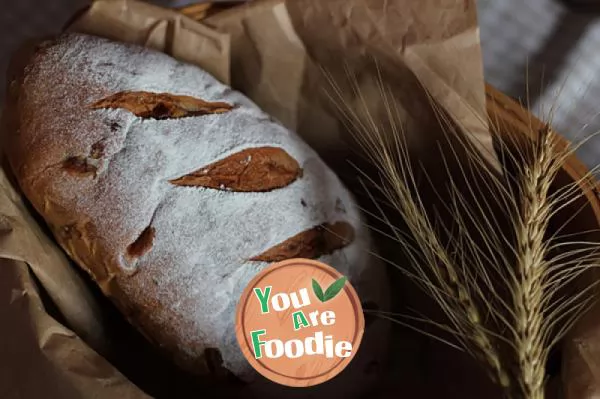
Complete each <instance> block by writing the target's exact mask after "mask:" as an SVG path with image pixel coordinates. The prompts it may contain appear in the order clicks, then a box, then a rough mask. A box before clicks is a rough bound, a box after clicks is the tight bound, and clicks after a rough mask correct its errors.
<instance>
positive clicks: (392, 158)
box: [325, 71, 510, 388]
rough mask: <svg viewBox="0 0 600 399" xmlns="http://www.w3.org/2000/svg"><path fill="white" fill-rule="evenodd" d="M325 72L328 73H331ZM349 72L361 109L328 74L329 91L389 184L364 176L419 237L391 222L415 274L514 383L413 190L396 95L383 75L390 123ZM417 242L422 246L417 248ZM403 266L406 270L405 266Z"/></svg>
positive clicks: (496, 372)
mask: <svg viewBox="0 0 600 399" xmlns="http://www.w3.org/2000/svg"><path fill="white" fill-rule="evenodd" d="M325 73H326V71H325ZM326 76H329V75H328V74H327V73H326ZM348 77H349V78H350V79H351V85H352V88H353V89H354V95H355V96H356V97H357V98H359V99H360V101H359V102H360V105H359V108H360V109H358V110H357V109H355V108H354V107H353V106H352V105H351V104H349V103H348V102H347V101H346V97H345V95H344V94H343V93H342V91H341V90H340V88H339V87H338V86H337V84H336V82H335V81H334V80H333V79H330V80H329V83H330V84H331V87H332V88H333V90H332V92H331V93H329V92H328V93H327V94H328V95H329V96H330V99H331V100H332V103H333V104H335V106H336V107H337V108H338V111H339V112H340V113H341V114H342V120H343V122H344V123H346V124H347V127H348V131H349V132H350V133H351V134H352V135H353V138H354V139H355V140H356V141H357V143H358V145H359V146H361V147H362V148H364V149H365V150H366V151H365V152H366V154H365V155H366V156H367V157H368V158H369V161H370V162H371V164H372V165H375V166H376V167H377V168H378V171H379V173H380V177H381V179H382V181H383V182H384V184H383V185H379V184H377V183H376V182H375V181H373V180H372V179H371V178H370V177H369V176H366V175H364V177H365V179H367V180H370V182H371V183H372V184H373V185H375V186H377V187H378V189H379V190H380V191H381V193H382V194H383V195H384V197H385V200H386V201H387V202H388V203H389V205H391V207H392V208H393V209H394V210H395V211H397V212H398V213H399V214H400V215H401V217H402V218H403V220H404V222H405V224H406V227H407V228H408V230H409V231H410V233H411V235H412V236H413V237H414V240H413V241H412V242H411V241H410V240H409V239H407V237H406V235H405V234H403V232H401V231H399V229H397V228H395V226H393V225H392V224H390V227H391V228H392V231H393V233H394V235H395V239H396V240H397V241H398V242H400V243H402V244H404V245H403V247H404V248H405V251H406V252H407V255H408V256H409V257H410V258H411V263H412V265H413V266H415V274H414V275H411V277H412V278H413V279H414V280H415V281H417V282H420V283H421V286H422V288H423V289H424V290H425V291H426V292H427V293H428V294H429V295H430V296H431V297H433V298H434V299H435V301H436V302H437V303H438V304H439V305H440V307H441V309H442V310H443V311H444V313H445V315H446V316H447V317H448V319H449V322H450V324H451V328H448V329H446V330H447V331H452V332H453V333H454V335H455V337H456V338H457V339H458V340H459V341H460V343H461V346H462V348H463V349H464V350H466V351H467V352H468V353H470V354H471V355H472V356H474V357H476V358H477V359H479V360H481V361H482V362H483V364H486V365H487V369H488V374H489V375H490V378H491V379H492V380H493V381H495V382H496V383H498V384H499V385H501V386H502V387H505V388H507V387H509V386H510V377H509V374H508V372H507V370H506V369H505V368H504V367H503V365H502V361H501V358H500V355H499V353H498V350H497V345H496V344H495V341H496V337H495V336H494V334H492V333H490V331H489V330H488V329H487V328H486V327H485V325H484V323H483V320H484V317H483V315H482V311H481V310H480V308H479V305H478V304H477V301H476V300H475V298H474V294H473V292H472V287H473V285H472V284H471V282H469V281H465V279H464V273H463V272H462V270H459V268H460V267H461V266H460V265H457V264H456V262H455V259H454V258H453V256H452V254H451V253H450V252H449V249H448V248H446V247H445V246H444V245H443V243H442V242H441V241H440V239H439V237H438V235H437V233H436V229H435V228H434V227H433V223H432V222H431V220H430V219H429V217H428V215H427V211H426V209H425V207H424V204H423V203H422V202H421V198H420V197H419V196H418V194H417V195H415V194H414V192H415V190H417V191H418V187H417V183H416V181H415V176H414V173H413V171H412V169H411V165H410V162H409V159H410V157H409V155H408V148H407V145H406V143H405V142H404V141H403V140H404V134H403V132H402V131H401V129H402V121H401V120H399V114H398V111H397V110H396V109H395V108H394V106H393V104H394V102H393V101H392V97H393V96H392V95H391V93H389V92H388V90H387V87H385V85H383V81H382V79H381V77H379V80H378V82H379V83H380V87H379V88H380V90H381V93H380V94H381V96H382V99H383V102H384V103H385V105H386V107H385V111H386V118H384V119H385V121H384V123H385V124H386V126H382V125H379V124H378V123H377V122H376V121H375V119H374V117H373V115H372V114H371V113H370V110H369V106H368V104H367V101H366V99H365V98H364V97H363V96H362V93H361V92H360V89H359V88H358V85H357V82H356V81H355V80H354V79H353V76H352V75H349V76H348ZM388 224H389V222H388ZM415 244H416V245H415ZM416 247H418V251H417V250H414V248H416ZM402 271H403V272H407V271H406V270H404V269H402ZM408 274H410V273H408Z"/></svg>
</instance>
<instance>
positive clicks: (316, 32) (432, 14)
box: [0, 0, 497, 398]
mask: <svg viewBox="0 0 600 399" xmlns="http://www.w3.org/2000/svg"><path fill="white" fill-rule="evenodd" d="M68 29H69V30H73V31H79V32H85V33H90V34H95V35H99V36H104V37H108V38H111V39H114V40H121V41H125V42H131V43H137V44H141V45H146V46H149V47H152V48H154V49H157V50H159V51H164V52H166V53H168V54H170V55H172V56H174V57H176V58H178V59H181V60H183V61H186V62H190V63H194V64H196V65H199V66H200V67H202V68H204V69H205V70H207V71H209V72H211V73H212V74H213V75H215V76H216V77H217V78H218V79H220V80H221V81H223V82H225V83H230V84H231V85H232V86H233V87H234V88H236V89H238V90H241V91H243V92H244V93H245V94H246V95H247V96H248V97H250V98H251V99H253V100H254V101H255V102H256V103H257V104H258V105H260V106H261V107H262V108H263V109H265V110H266V111H267V112H269V113H270V114H272V115H273V116H274V117H276V118H278V119H279V120H280V121H281V122H282V123H284V124H285V125H286V126H288V127H289V128H291V129H294V130H295V131H297V132H298V133H299V134H300V135H301V136H302V137H303V138H304V139H305V140H306V141H307V142H308V143H309V144H310V145H312V146H313V147H314V148H315V149H316V150H317V151H318V152H319V153H320V154H321V155H322V156H323V158H324V159H325V160H326V161H327V162H328V163H330V165H332V166H333V167H334V168H335V169H336V171H337V172H338V173H339V174H340V175H343V174H345V173H349V174H352V173H353V172H348V170H347V169H345V168H344V165H345V164H346V163H347V159H348V157H351V156H353V151H354V149H353V148H352V145H351V143H350V142H349V139H348V137H346V133H345V132H344V129H342V128H341V124H340V123H339V121H338V120H337V118H335V116H334V113H333V112H332V110H331V109H330V108H329V106H328V103H327V101H326V95H325V94H326V93H325V92H324V90H323V88H324V87H325V86H326V81H325V80H324V75H323V70H326V71H328V72H330V73H331V74H332V75H333V76H344V74H343V73H342V70H343V67H349V68H350V69H351V72H352V74H353V75H354V76H355V77H356V79H357V82H358V84H359V85H360V89H361V91H363V92H364V93H371V95H370V96H369V98H371V99H373V101H374V102H376V100H377V98H378V96H377V93H376V87H377V86H376V82H374V81H373V80H371V79H369V78H368V77H369V76H372V73H370V72H372V69H371V68H372V67H373V65H372V63H371V62H370V61H372V60H374V59H376V60H377V61H378V62H380V65H381V67H382V68H383V70H384V73H387V74H388V75H389V76H394V79H392V80H393V82H394V89H395V90H396V91H397V92H398V93H399V95H400V97H401V98H400V100H399V103H400V108H401V110H402V112H403V115H404V116H405V119H406V127H405V129H406V134H407V135H408V136H411V137H412V139H411V142H414V143H416V145H419V143H422V142H425V141H427V138H428V127H429V126H432V123H436V124H437V122H436V121H435V118H434V117H433V115H432V114H431V108H430V106H431V98H429V97H428V96H429V95H430V96H431V97H432V98H433V100H434V101H435V102H437V103H438V104H440V105H441V106H442V107H443V108H444V109H445V110H446V111H447V113H448V114H449V115H451V116H452V117H453V118H454V119H455V120H456V121H458V122H459V125H460V126H462V127H463V128H464V129H465V131H466V132H467V134H468V135H469V137H470V138H471V139H472V140H473V141H474V142H475V143H477V145H478V147H479V148H480V149H481V150H482V152H483V153H484V154H485V155H486V157H487V158H488V160H489V161H490V163H492V164H494V165H495V164H497V162H496V157H495V155H494V152H493V148H492V144H491V137H490V135H489V134H488V132H487V129H486V124H485V122H483V121H485V117H484V115H485V104H484V102H485V98H484V82H483V72H482V64H481V53H480V49H479V37H478V28H477V21H476V10H475V4H474V1H473V0H445V1H441V0H439V1H438V0H428V1H420V0H329V1H323V0H289V1H285V0H254V1H252V2H251V3H249V4H248V5H245V6H237V7H235V8H232V9H229V10H226V11H221V12H219V13H216V14H213V15H212V16H210V17H208V18H207V19H206V20H205V21H203V24H200V23H198V22H195V21H193V20H191V19H189V18H187V17H185V16H182V15H180V14H179V13H177V12H175V11H173V10H166V9H163V8H160V7H156V6H152V5H148V4H145V3H143V2H139V1H134V0H98V1H95V2H93V3H92V5H91V7H90V8H89V9H87V10H85V11H84V12H83V13H82V14H80V15H79V16H78V17H77V18H76V19H75V20H74V21H73V23H72V24H71V25H70V26H69V27H68ZM368 72H369V73H368ZM340 84H341V85H343V82H341V81H340ZM424 88H425V89H427V92H428V95H426V94H425V90H423V89H424ZM376 105H377V104H375V106H376ZM375 108H376V107H375ZM342 178H344V176H342ZM0 190H1V193H2V194H3V195H4V194H5V192H6V193H8V192H11V191H10V190H11V188H10V186H9V184H8V183H6V185H4V186H2V187H0ZM11 195H12V196H13V197H10V198H12V199H14V200H15V201H16V200H18V199H19V197H18V195H16V194H14V193H13V194H11ZM4 200H5V199H4V198H3V201H4ZM11 201H12V200H11ZM0 210H2V208H0ZM22 212H23V214H22V215H21V216H22V225H23V226H24V227H26V228H27V229H31V231H35V232H37V233H39V236H38V238H37V239H38V240H39V241H40V244H39V245H38V247H37V248H36V247H34V246H33V244H32V243H35V242H36V239H35V238H34V235H32V234H29V235H28V234H25V233H24V232H23V230H11V229H6V230H10V231H8V233H6V234H8V235H6V234H3V235H2V236H1V237H12V241H13V244H15V243H16V244H15V245H13V246H9V245H6V246H5V245H4V244H5V243H8V241H9V240H3V241H0V255H1V256H0V257H1V258H3V259H5V260H7V261H6V262H9V263H10V264H11V266H10V267H6V268H3V269H5V270H1V271H2V272H5V273H10V274H9V276H8V277H7V280H6V281H8V278H9V277H10V279H11V280H10V281H12V284H2V283H3V282H4V280H0V288H1V289H2V291H0V293H1V294H2V295H4V296H5V297H6V298H11V299H9V300H8V301H4V302H3V303H0V325H5V324H6V325H9V326H10V327H11V330H12V331H13V336H14V337H17V336H23V337H29V338H30V339H25V338H24V339H23V340H18V339H16V338H15V339H14V341H13V345H14V346H11V347H6V348H4V350H6V351H7V353H10V354H11V356H7V357H0V368H5V367H10V365H11V364H12V363H13V362H16V361H17V360H16V359H18V358H19V353H24V354H29V353H30V352H34V353H35V354H36V355H37V356H38V358H35V357H30V356H29V355H24V356H22V357H23V359H24V360H26V361H27V362H36V367H38V368H40V371H39V373H38V375H40V376H42V377H40V379H42V380H44V381H45V382H47V385H44V384H41V385H40V386H41V387H45V388H46V389H45V390H44V392H45V393H46V394H45V395H44V397H61V398H71V397H73V398H75V397H86V398H88V397H98V398H103V397H107V398H108V397H127V398H138V397H143V396H144V394H143V393H142V392H141V391H140V389H139V388H137V387H136V386H135V385H134V384H133V383H130V382H128V381H127V379H126V378H125V377H123V375H121V374H120V372H119V371H118V370H117V369H116V367H115V366H113V365H110V364H109V363H108V362H106V361H105V360H104V359H103V358H102V357H101V355H99V354H98V353H100V354H103V353H104V352H103V349H102V348H103V346H102V345H103V344H106V343H103V342H102V341H103V340H102V339H103V338H106V337H105V335H104V334H103V323H102V316H101V312H96V311H95V307H96V306H97V304H96V303H95V302H94V300H93V297H92V296H91V295H90V294H89V293H88V292H87V289H86V287H85V285H84V284H83V283H82V282H81V280H80V279H79V278H78V277H77V274H76V273H74V272H73V270H72V269H70V266H69V265H68V263H67V262H66V260H65V259H64V256H63V255H62V254H61V252H60V251H59V250H58V249H57V248H56V247H55V246H54V245H53V244H52V242H51V241H50V240H49V239H48V238H46V237H45V236H43V233H41V230H39V228H38V227H37V226H36V224H35V222H34V220H33V219H32V218H31V217H27V213H26V210H25V209H23V210H22ZM1 215H2V214H1V212H0V216H1ZM10 215H12V213H8V214H7V216H10ZM9 220H10V219H9ZM0 222H1V223H0V228H1V227H2V226H4V222H3V219H2V218H0ZM36 229H37V230H36ZM0 230H2V229H0ZM3 231H4V230H2V232H3ZM15 233H17V234H15ZM10 234H12V236H11V235H10ZM17 244H19V245H22V247H21V248H20V247H19V245H17ZM40 246H41V247H40ZM24 248H28V249H27V250H26V251H25V250H23V249H24ZM40 253H46V254H48V253H50V254H54V255H52V256H50V258H48V257H39V254H40ZM11 262H12V263H11ZM15 262H16V263H15ZM27 267H29V270H33V271H34V273H35V274H36V276H37V278H38V279H39V281H40V283H41V286H42V287H40V288H42V289H43V291H45V292H48V294H49V296H50V298H51V299H52V301H53V302H54V303H55V305H56V307H57V308H58V311H59V312H60V314H61V315H63V316H64V318H65V319H66V321H67V322H68V324H69V329H67V328H66V327H65V326H63V325H61V324H60V323H59V322H58V321H57V320H55V319H53V318H52V317H51V316H50V315H49V314H48V313H47V312H45V311H44V308H43V307H42V305H41V303H40V302H39V300H37V299H36V298H37V294H36V289H35V286H34V285H33V284H32V282H31V279H30V278H29V279H28V278H27V276H28V274H27ZM19 292H26V293H27V294H23V298H25V299H26V300H27V301H29V302H26V303H28V304H29V303H33V302H35V304H36V305H35V311H32V307H31V306H29V307H28V308H27V309H25V308H23V306H24V305H22V303H24V302H23V301H25V300H23V301H18V300H17V301H15V300H13V299H14V298H21V297H20V296H19V295H21V294H19ZM36 301H37V302H36ZM7 303H8V305H6V304H7ZM19 304H20V305H19ZM17 306H21V307H17ZM21 313H23V314H21ZM17 316H18V317H21V318H23V319H24V320H26V321H27V320H28V321H29V322H28V323H25V322H23V323H16V322H13V321H12V320H13V319H11V317H13V318H14V317H17ZM65 324H66V323H65ZM113 338H114V337H113ZM94 342H96V343H97V344H95V346H94ZM48 343H52V344H51V345H49V344H48ZM86 343H87V344H89V345H90V347H88V346H86ZM411 346H412V345H409V344H406V345H405V348H404V349H405V350H409V349H411V348H410V347H411ZM91 347H94V349H96V350H97V352H98V353H97V352H95V351H93V350H92V349H91ZM17 348H18V349H17ZM413 349H414V350H413V352H414V351H416V348H413ZM65 354H68V356H66V355H65ZM415 356H418V353H415ZM39 358H42V359H44V360H43V361H41V360H40V361H38V360H36V359H39ZM5 359H7V361H6V362H5ZM15 364H16V363H15ZM45 376H47V378H46V377H45ZM57 376H58V377H57ZM13 377H14V378H15V379H14V380H10V379H6V381H5V380H3V379H1V378H2V377H0V396H2V395H1V394H2V393H3V392H10V393H11V394H12V396H13V397H36V396H35V395H33V396H30V395H29V393H30V392H32V391H31V390H32V389H34V388H32V387H31V386H28V383H30V382H31V381H24V380H25V379H27V378H31V379H32V380H33V378H34V377H33V376H32V374H27V373H25V374H23V373H18V372H15V373H14V375H13ZM390 379H391V380H393V377H392V378H390ZM138 385H140V386H141V385H143V384H142V383H138ZM382 385H383V384H382ZM420 393H423V392H422V391H421V392H420ZM392 396H393V395H392ZM392 396H390V397H392ZM2 397H4V396H2ZM8 397H10V396H8Z"/></svg>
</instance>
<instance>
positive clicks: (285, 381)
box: [235, 258, 365, 387]
mask: <svg viewBox="0 0 600 399" xmlns="http://www.w3.org/2000/svg"><path fill="white" fill-rule="evenodd" d="M297 265H302V266H313V267H315V268H317V269H320V270H321V271H323V272H325V273H327V274H328V275H330V276H331V277H333V278H334V279H338V278H340V277H342V274H340V273H339V272H338V271H337V270H336V269H334V268H333V267H331V266H329V265H326V264H324V263H322V262H318V261H315V260H311V259H302V258H295V259H288V260H284V261H281V262H277V263H273V264H272V265H270V266H268V267H266V268H265V269H264V270H262V271H261V272H260V273H258V274H257V275H256V276H255V277H254V278H253V279H252V280H251V281H250V282H249V283H248V285H247V286H246V288H245V289H244V292H243V293H242V295H241V297H240V301H239V303H238V306H237V309H236V318H235V323H236V337H237V341H238V345H239V346H240V348H241V350H242V352H243V354H244V356H245V357H246V359H247V360H248V362H249V363H250V364H251V365H252V367H253V368H254V369H255V370H256V371H257V372H259V373H260V374H261V375H263V376H264V377H266V378H268V379H269V380H271V381H274V382H277V383H279V384H282V385H287V386H291V387H308V386H313V385H317V384H321V383H323V382H325V381H328V380H330V379H332V378H333V377H335V376H336V375H338V374H339V373H341V372H342V371H343V370H344V369H345V368H346V367H347V366H348V364H349V363H350V362H351V361H352V359H353V358H354V356H355V355H356V352H357V351H358V349H359V346H360V343H361V340H362V337H363V335H364V330H365V318H364V314H363V310H362V306H361V302H360V299H359V297H358V295H357V293H356V291H355V290H354V288H353V287H352V285H350V283H349V282H347V283H346V285H345V286H344V289H343V291H344V292H345V294H346V295H347V296H348V298H349V299H350V301H351V303H352V307H353V308H354V317H355V323H356V324H355V325H356V327H355V331H356V333H355V334H354V337H353V340H352V347H353V351H352V354H351V355H350V356H349V357H347V358H343V359H341V360H340V361H339V362H337V363H336V364H335V365H334V367H332V368H331V369H329V370H323V371H322V372H320V373H319V374H318V375H315V376H311V377H302V378H297V377H291V376H289V375H285V374H283V373H279V372H278V371H277V370H272V369H271V368H269V367H268V366H266V365H265V364H263V362H261V361H260V360H258V359H256V358H255V357H254V354H253V352H252V343H251V342H250V341H249V334H248V331H245V329H244V317H245V312H244V309H245V307H246V304H247V302H248V300H249V299H250V298H252V297H253V295H252V294H253V289H254V288H255V287H256V286H257V285H259V283H260V281H261V280H262V279H264V278H265V277H266V276H267V275H269V274H271V273H273V272H275V271H279V270H281V269H283V268H286V267H293V266H297ZM344 317H348V316H347V315H345V316H344Z"/></svg>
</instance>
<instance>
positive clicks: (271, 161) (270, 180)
mask: <svg viewBox="0 0 600 399" xmlns="http://www.w3.org/2000/svg"><path fill="white" fill-rule="evenodd" d="M301 176H302V168H300V165H299V164H298V162H297V161H296V160H295V159H294V158H292V157H291V156H290V155H289V154H288V153H287V152H285V151H284V150H282V149H281V148H276V147H258V148H248V149H245V150H242V151H240V152H236V153H235V154H233V155H230V156H228V157H226V158H224V159H222V160H220V161H217V162H214V163H212V164H210V165H207V166H205V167H203V168H200V169H198V170H196V171H194V172H192V173H189V174H187V175H185V176H182V177H179V178H177V179H173V180H170V183H172V184H174V185H176V186H188V187H189V186H192V187H206V188H213V189H217V190H225V191H236V192H265V191H271V190H274V189H278V188H282V187H285V186H287V185H289V184H291V183H292V182H294V181H295V180H296V179H297V178H299V177H301Z"/></svg>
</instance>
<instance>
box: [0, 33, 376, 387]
mask: <svg viewBox="0 0 600 399" xmlns="http://www.w3.org/2000/svg"><path fill="white" fill-rule="evenodd" d="M24 64H25V65H26V66H25V67H24V68H23V69H20V71H21V72H20V75H19V76H18V77H17V78H15V80H14V81H12V82H11V84H10V89H9V99H8V102H7V103H8V105H9V108H8V111H7V112H8V114H9V118H10V120H11V123H10V127H11V128H10V129H7V131H9V134H7V136H6V137H5V140H6V145H7V147H6V148H7V151H6V153H7V156H8V160H9V162H10V165H11V168H12V170H13V173H14V175H15V177H16V179H17V181H18V183H19V185H20V187H21V188H22V190H23V192H24V194H25V195H26V196H27V197H28V199H29V200H30V202H31V203H32V204H33V206H34V207H35V209H36V210H37V211H38V212H39V213H40V214H41V215H42V217H43V218H44V219H45V221H46V222H47V224H48V225H49V226H50V228H51V230H52V232H53V234H54V235H55V237H56V239H57V241H58V242H59V243H60V245H61V246H62V247H63V248H64V249H65V251H66V252H67V253H68V254H69V255H70V256H71V258H72V259H73V260H74V261H75V262H76V263H77V264H78V265H79V266H80V267H82V268H83V269H84V270H86V271H87V272H88V273H89V274H90V275H91V276H92V277H93V279H94V280H95V281H96V282H97V284H98V285H99V286H100V287H101V289H102V291H103V292H104V293H105V294H106V295H107V296H109V297H110V298H111V299H112V300H113V301H114V302H115V303H116V305H117V306H118V307H119V308H120V310H121V311H122V312H123V313H124V314H125V316H126V317H127V318H128V319H129V321H130V322H131V323H132V324H133V325H135V326H136V327H137V328H139V329H140V330H141V331H142V332H143V333H144V334H145V335H146V336H147V337H148V338H149V339H150V340H151V341H153V342H155V343H156V344H157V345H159V346H160V347H162V348H163V350H164V351H166V352H167V353H169V354H170V355H172V357H174V358H175V359H176V360H177V361H178V363H179V364H180V365H182V366H183V367H184V368H186V369H188V370H191V371H193V372H206V371H207V370H208V369H209V368H211V367H213V366H214V364H209V363H210V359H213V361H214V359H217V363H221V359H222V366H223V367H225V368H226V369H228V370H230V371H231V372H232V373H233V374H235V375H236V376H238V377H240V378H242V379H244V380H246V381H251V380H253V379H254V378H255V377H256V375H255V373H254V372H253V371H252V370H251V368H250V366H249V364H248V363H247V362H246V360H245V359H244V358H243V356H242V353H241V351H240V349H239V347H238V345H237V342H236V338H235V331H234V319H235V307H236V304H237V300H238V299H239V296H240V294H241V292H242V290H243V289H244V287H245V285H246V284H247V283H248V282H249V280H250V279H251V278H252V277H253V276H254V275H255V274H256V273H257V272H258V271H260V270H261V269H263V268H264V267H266V266H267V265H268V264H269V263H270V262H273V261H278V260H282V259H287V258H293V257H306V258H313V259H318V260H320V261H323V262H325V263H327V264H329V265H332V266H333V267H335V268H336V269H337V270H339V271H340V272H341V273H343V274H344V275H347V276H348V277H349V279H350V281H351V282H352V284H353V285H354V286H355V288H356V289H357V292H358V293H359V296H360V297H361V300H362V301H363V302H369V303H371V304H375V305H376V306H378V307H379V308H383V309H385V308H386V306H387V299H386V298H387V280H386V278H385V272H384V270H383V268H382V266H381V264H380V263H378V262H376V261H375V260H374V258H373V256H372V255H371V254H370V242H369V235H368V231H367V228H366V227H365V226H364V225H363V224H362V223H361V218H360V214H359V211H358V210H357V206H356V205H355V203H354V202H353V199H352V198H351V195H350V194H349V193H348V192H347V191H346V189H345V188H344V187H343V186H342V184H341V183H340V181H339V180H338V179H337V177H336V176H335V175H334V173H333V172H332V171H331V170H329V169H328V168H327V167H326V165H325V164H324V163H323V161H322V160H321V159H320V158H319V157H318V156H317V155H316V153H315V152H314V151H313V150H311V149H310V148H309V147H308V146H307V145H306V144H305V143H304V142H303V141H302V140H301V139H300V138H299V137H298V136H296V135H295V134H293V133H291V132H289V131H288V130H286V129H285V128H284V127H282V126H281V125H280V124H279V123H277V122H276V121H274V120H273V119H272V118H270V117H269V116H268V115H266V114H265V113H263V112H262V111H261V110H260V109H258V108H257V106H256V105H254V104H253V103H252V102H251V101H250V100H248V99H247V98H245V97H244V96H243V95H242V94H240V93H238V92H236V91H234V90H232V89H231V88H229V87H227V86H225V85H223V84H221V83H219V82H218V81H217V80H215V79H214V78H213V77H212V76H210V75H209V74H208V73H206V72H204V71H203V70H201V69H199V68H197V67H195V66H191V65H187V64H183V63H180V62H178V61H176V60H174V59H172V58H170V57H169V56H167V55H165V54H163V53H159V52H155V51H152V50H148V49H145V48H142V47H137V46H133V45H126V44H122V43H116V42H112V41H109V40H106V39H102V38H97V37H93V36H87V35H81V34H67V35H63V36H61V37H59V38H58V39H55V40H49V41H45V42H43V43H41V44H39V45H38V46H37V47H36V49H35V51H32V52H31V53H30V54H28V57H27V61H26V62H25V63H24ZM369 334H370V331H369V328H367V331H366V333H365V337H364V340H363V345H369V342H370V341H372V342H383V341H385V340H384V337H383V336H378V335H375V336H374V335H373V334H375V333H373V334H371V335H369ZM377 334H379V333H377ZM361 349H362V347H361ZM378 353H380V352H378V351H376V350H367V349H365V350H361V351H360V353H359V356H357V358H355V362H353V363H357V364H363V365H370V367H372V366H373V362H376V361H379V360H378V359H376V358H377V356H379V354H378ZM207 354H216V356H212V355H211V356H208V355H207ZM371 357H372V358H371ZM217 366H218V365H217ZM352 367H354V368H356V367H358V366H353V365H352V364H351V367H350V368H352ZM353 379H355V380H356V381H355V383H357V384H358V383H360V378H356V377H354V378H353ZM350 385H352V384H350ZM349 389H353V388H349Z"/></svg>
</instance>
